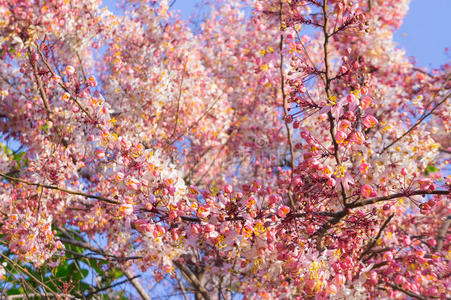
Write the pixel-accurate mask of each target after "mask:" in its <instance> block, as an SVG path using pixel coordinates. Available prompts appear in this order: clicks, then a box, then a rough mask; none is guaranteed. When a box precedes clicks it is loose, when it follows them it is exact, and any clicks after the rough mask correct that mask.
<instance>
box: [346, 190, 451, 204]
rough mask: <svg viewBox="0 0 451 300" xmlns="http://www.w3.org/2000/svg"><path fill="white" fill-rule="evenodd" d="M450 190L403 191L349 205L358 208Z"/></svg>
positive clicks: (440, 193) (445, 192) (447, 193)
mask: <svg viewBox="0 0 451 300" xmlns="http://www.w3.org/2000/svg"><path fill="white" fill-rule="evenodd" d="M449 193H450V192H449V191H444V190H437V191H409V192H403V193H396V194H393V195H388V196H382V197H375V198H370V199H367V200H364V201H362V202H357V203H351V204H349V205H348V207H349V208H356V207H362V206H365V205H369V204H374V203H378V202H382V201H387V200H392V199H396V198H402V197H410V196H415V195H449Z"/></svg>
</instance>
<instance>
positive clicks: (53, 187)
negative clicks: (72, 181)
mask: <svg viewBox="0 0 451 300" xmlns="http://www.w3.org/2000/svg"><path fill="white" fill-rule="evenodd" d="M0 177H3V178H5V179H8V180H12V181H17V182H20V183H24V184H26V185H32V186H37V187H41V188H46V189H50V190H57V191H61V192H64V193H68V194H71V195H78V196H83V197H86V198H91V199H97V200H101V201H103V202H107V203H110V204H121V203H120V202H119V201H115V200H112V199H108V198H105V197H102V196H96V195H91V194H86V193H82V192H78V191H72V190H68V189H65V188H60V187H57V186H54V185H48V184H40V183H34V182H29V181H26V180H23V179H20V178H17V177H11V176H9V175H6V174H3V173H0Z"/></svg>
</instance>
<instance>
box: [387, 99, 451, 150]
mask: <svg viewBox="0 0 451 300" xmlns="http://www.w3.org/2000/svg"><path fill="white" fill-rule="evenodd" d="M449 97H451V93H449V94H447V95H446V96H445V97H444V98H443V99H442V101H440V102H439V103H437V104H436V105H435V106H434V107H433V108H432V109H431V110H430V111H429V112H428V113H425V114H423V115H422V116H421V118H419V119H418V121H417V122H416V123H415V124H414V125H413V126H412V127H410V128H409V129H408V130H407V131H406V132H404V133H403V134H402V135H401V136H400V137H398V138H397V139H395V140H394V141H393V142H391V143H390V144H388V145H387V146H385V147H384V148H383V149H382V151H381V152H380V154H382V153H384V152H385V150H387V149H388V148H390V147H391V146H393V145H394V144H396V143H397V142H399V141H400V140H401V139H402V138H404V137H405V136H406V135H408V134H409V133H410V132H412V131H413V130H414V129H415V128H417V126H418V125H420V124H421V122H423V121H424V119H426V118H427V117H429V116H430V115H432V113H433V112H434V111H435V110H436V109H437V108H438V107H439V106H440V105H442V104H443V103H445V101H446V100H448V98H449Z"/></svg>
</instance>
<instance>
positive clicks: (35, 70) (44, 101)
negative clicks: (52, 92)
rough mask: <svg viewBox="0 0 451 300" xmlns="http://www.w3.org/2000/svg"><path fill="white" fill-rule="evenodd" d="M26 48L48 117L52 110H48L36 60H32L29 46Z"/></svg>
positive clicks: (47, 102)
mask: <svg viewBox="0 0 451 300" xmlns="http://www.w3.org/2000/svg"><path fill="white" fill-rule="evenodd" d="M27 50H28V60H29V61H30V64H31V67H32V68H33V75H34V79H35V80H36V84H37V86H38V89H39V94H40V95H41V99H42V102H43V103H44V107H45V110H46V111H47V115H48V116H49V117H50V115H51V113H52V111H51V110H50V106H49V100H48V99H47V94H46V93H45V91H44V87H43V86H42V81H41V77H39V71H38V66H37V63H36V61H33V59H32V54H31V50H30V48H28V49H27Z"/></svg>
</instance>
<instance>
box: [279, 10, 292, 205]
mask: <svg viewBox="0 0 451 300" xmlns="http://www.w3.org/2000/svg"><path fill="white" fill-rule="evenodd" d="M282 8H283V3H282V1H280V9H279V18H280V26H281V27H282ZM282 50H283V34H280V42H279V51H280V66H279V70H280V90H281V92H282V99H283V114H284V121H285V128H286V130H287V136H288V145H289V147H290V167H291V180H290V184H289V185H288V198H289V199H290V205H291V209H294V208H295V203H294V199H293V195H292V194H291V192H290V190H291V185H292V182H293V175H294V169H295V165H294V147H293V139H292V136H291V129H290V126H289V125H288V120H287V119H288V101H287V97H286V95H285V76H284V73H283V53H282Z"/></svg>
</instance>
